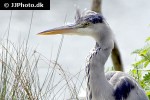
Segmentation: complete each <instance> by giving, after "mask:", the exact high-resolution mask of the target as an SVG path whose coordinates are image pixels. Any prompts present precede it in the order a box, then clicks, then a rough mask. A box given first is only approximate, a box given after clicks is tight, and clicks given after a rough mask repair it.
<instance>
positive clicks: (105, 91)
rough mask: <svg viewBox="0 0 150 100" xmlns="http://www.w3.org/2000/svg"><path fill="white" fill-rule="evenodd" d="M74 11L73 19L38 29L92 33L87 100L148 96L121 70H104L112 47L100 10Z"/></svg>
mask: <svg viewBox="0 0 150 100" xmlns="http://www.w3.org/2000/svg"><path fill="white" fill-rule="evenodd" d="M80 14H81V13H80V12H79V11H77V15H76V17H75V18H76V22H75V23H74V24H72V25H67V26H63V27H59V28H55V29H51V30H47V31H44V32H41V33H39V34H40V35H52V34H67V35H69V33H72V34H71V35H81V36H90V37H93V38H94V39H95V41H96V45H95V47H94V49H93V50H92V52H91V54H90V56H88V60H87V66H86V75H87V100H148V98H147V97H146V94H145V92H144V90H143V89H142V88H141V87H140V86H139V84H138V83H137V82H136V81H135V80H134V79H133V78H132V77H131V76H129V75H128V74H126V73H124V72H119V71H116V72H109V73H106V74H105V72H104V65H105V63H106V61H107V59H108V57H109V55H110V53H111V51H112V49H113V47H114V35H113V33H112V31H111V29H110V27H109V25H108V24H107V22H106V20H105V19H104V17H103V16H102V15H101V14H98V13H96V12H93V11H86V12H84V13H83V14H82V15H80Z"/></svg>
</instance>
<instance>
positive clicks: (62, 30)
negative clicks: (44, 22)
mask: <svg viewBox="0 0 150 100" xmlns="http://www.w3.org/2000/svg"><path fill="white" fill-rule="evenodd" d="M77 28H79V25H77V24H71V25H66V26H61V27H58V28H54V29H50V30H46V31H43V32H40V33H38V35H55V34H66V35H67V34H68V35H69V34H70V33H77V31H76V30H77Z"/></svg>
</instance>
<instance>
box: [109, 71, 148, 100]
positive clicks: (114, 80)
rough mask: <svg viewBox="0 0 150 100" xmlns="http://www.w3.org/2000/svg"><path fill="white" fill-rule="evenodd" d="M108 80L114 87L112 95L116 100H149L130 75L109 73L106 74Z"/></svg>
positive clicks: (117, 72)
mask: <svg viewBox="0 0 150 100" xmlns="http://www.w3.org/2000/svg"><path fill="white" fill-rule="evenodd" d="M106 79H107V80H108V81H109V83H110V84H112V86H113V87H114V92H113V94H112V95H113V96H114V98H115V100H148V98H147V96H146V94H145V92H144V91H143V89H142V88H141V87H140V86H139V85H138V83H137V82H136V81H135V79H134V78H132V77H131V76H129V75H128V74H126V73H123V72H119V71H116V72H109V73H106ZM131 94H132V95H131Z"/></svg>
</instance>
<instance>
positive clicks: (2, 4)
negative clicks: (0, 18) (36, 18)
mask: <svg viewBox="0 0 150 100" xmlns="http://www.w3.org/2000/svg"><path fill="white" fill-rule="evenodd" d="M18 1H19V2H18ZM0 10H50V0H34V1H31V0H25V1H24V0H23V1H20V0H13V1H11V2H10V1H9V0H3V1H0Z"/></svg>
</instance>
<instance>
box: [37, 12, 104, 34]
mask: <svg viewBox="0 0 150 100" xmlns="http://www.w3.org/2000/svg"><path fill="white" fill-rule="evenodd" d="M75 19H76V20H75V23H74V24H70V25H65V26H61V27H57V28H53V29H50V30H46V31H43V32H40V33H39V34H38V35H54V34H65V35H81V36H96V34H95V33H98V32H99V31H101V30H102V29H103V26H106V24H105V21H104V18H103V16H102V15H101V14H99V13H96V12H94V11H86V12H84V13H82V14H80V12H79V10H77V12H76V17H75Z"/></svg>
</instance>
